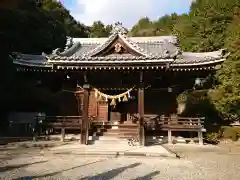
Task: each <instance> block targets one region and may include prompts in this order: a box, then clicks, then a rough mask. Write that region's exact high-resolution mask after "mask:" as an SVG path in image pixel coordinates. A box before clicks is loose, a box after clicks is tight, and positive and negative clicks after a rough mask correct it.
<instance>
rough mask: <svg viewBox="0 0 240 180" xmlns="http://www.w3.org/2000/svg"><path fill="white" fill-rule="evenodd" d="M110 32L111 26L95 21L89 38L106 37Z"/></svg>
mask: <svg viewBox="0 0 240 180" xmlns="http://www.w3.org/2000/svg"><path fill="white" fill-rule="evenodd" d="M111 30H112V26H111V25H107V26H105V25H104V24H103V23H102V22H101V21H95V22H94V23H93V25H92V27H91V33H90V37H94V38H97V37H108V36H109V35H110V32H111Z"/></svg>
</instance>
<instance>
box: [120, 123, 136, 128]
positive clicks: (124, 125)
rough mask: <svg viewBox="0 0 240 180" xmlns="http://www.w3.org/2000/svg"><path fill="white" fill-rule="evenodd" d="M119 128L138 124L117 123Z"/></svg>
mask: <svg viewBox="0 0 240 180" xmlns="http://www.w3.org/2000/svg"><path fill="white" fill-rule="evenodd" d="M118 127H119V128H121V127H122V128H124V127H138V124H130V123H129V124H119V125H118Z"/></svg>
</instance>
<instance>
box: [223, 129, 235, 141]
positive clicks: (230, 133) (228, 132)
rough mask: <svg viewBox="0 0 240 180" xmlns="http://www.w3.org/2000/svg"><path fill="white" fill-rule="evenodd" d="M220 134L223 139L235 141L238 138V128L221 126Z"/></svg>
mask: <svg viewBox="0 0 240 180" xmlns="http://www.w3.org/2000/svg"><path fill="white" fill-rule="evenodd" d="M221 134H222V137H223V138H224V139H232V140H233V141H237V140H238V138H239V137H240V127H230V126H223V127H222V128H221Z"/></svg>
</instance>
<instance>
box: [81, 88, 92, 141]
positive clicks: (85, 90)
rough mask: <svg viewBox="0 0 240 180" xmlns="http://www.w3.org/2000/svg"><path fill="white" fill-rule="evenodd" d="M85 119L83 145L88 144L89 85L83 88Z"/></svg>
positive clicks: (83, 119) (82, 135)
mask: <svg viewBox="0 0 240 180" xmlns="http://www.w3.org/2000/svg"><path fill="white" fill-rule="evenodd" d="M83 88H84V91H83V118H82V127H81V144H86V145H87V144H88V128H89V122H88V106H89V88H90V86H89V84H85V85H84V86H83Z"/></svg>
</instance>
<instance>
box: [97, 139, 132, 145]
mask: <svg viewBox="0 0 240 180" xmlns="http://www.w3.org/2000/svg"><path fill="white" fill-rule="evenodd" d="M93 144H112V145H113V146H116V144H117V145H119V144H121V145H126V146H128V140H125V139H122V140H96V141H93Z"/></svg>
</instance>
